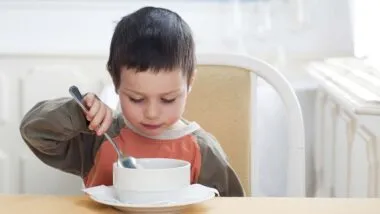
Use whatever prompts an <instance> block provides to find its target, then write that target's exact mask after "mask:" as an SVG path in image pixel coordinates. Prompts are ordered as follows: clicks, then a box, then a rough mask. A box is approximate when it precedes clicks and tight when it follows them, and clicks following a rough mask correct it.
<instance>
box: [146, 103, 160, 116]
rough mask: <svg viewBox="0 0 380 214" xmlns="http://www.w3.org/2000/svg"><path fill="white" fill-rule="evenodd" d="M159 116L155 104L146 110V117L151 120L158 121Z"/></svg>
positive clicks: (151, 104)
mask: <svg viewBox="0 0 380 214" xmlns="http://www.w3.org/2000/svg"><path fill="white" fill-rule="evenodd" d="M158 116H159V109H158V107H157V105H155V104H154V103H150V104H149V105H148V106H147V108H146V110H145V117H146V118H147V119H149V120H153V119H157V118H158Z"/></svg>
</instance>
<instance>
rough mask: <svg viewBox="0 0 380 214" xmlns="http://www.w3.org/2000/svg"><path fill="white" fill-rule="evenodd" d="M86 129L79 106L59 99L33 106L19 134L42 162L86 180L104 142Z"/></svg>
mask: <svg viewBox="0 0 380 214" xmlns="http://www.w3.org/2000/svg"><path fill="white" fill-rule="evenodd" d="M87 126H88V123H87V120H86V118H85V116H84V114H83V113H82V110H81V109H80V107H79V106H78V104H77V103H76V102H75V101H74V100H73V99H70V98H59V99H54V100H48V101H43V102H39V103H37V104H36V105H35V106H33V107H32V108H31V109H30V110H29V111H28V112H27V113H26V115H25V116H24V118H23V120H22V121H21V125H20V133H21V136H22V138H23V140H24V141H25V143H26V144H27V145H28V147H29V148H30V149H31V151H32V152H33V153H34V154H35V155H36V156H37V157H38V158H39V159H40V160H41V161H42V162H44V163H45V164H47V165H49V166H52V167H54V168H57V169H60V170H63V171H65V172H68V173H72V174H75V175H78V176H81V177H82V178H84V177H85V176H86V175H87V173H88V172H89V170H90V169H91V167H92V165H93V159H94V158H93V157H94V156H95V153H96V150H97V149H98V148H99V146H100V144H101V142H102V141H103V137H98V136H96V134H95V133H94V132H92V131H90V130H89V129H88V127H87Z"/></svg>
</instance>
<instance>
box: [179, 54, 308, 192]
mask: <svg viewBox="0 0 380 214" xmlns="http://www.w3.org/2000/svg"><path fill="white" fill-rule="evenodd" d="M257 76H259V77H261V78H263V79H264V80H266V81H267V82H268V83H269V84H270V85H272V86H273V88H274V89H275V90H276V91H277V92H278V93H279V95H280V97H281V98H282V100H283V102H284V104H285V106H286V109H287V112H288V114H289V115H288V116H289V120H290V124H289V132H290V133H289V137H290V139H289V142H290V145H288V148H289V150H288V151H284V152H288V157H289V158H288V169H287V170H286V171H287V196H298V197H304V196H305V194H306V193H305V192H306V190H305V183H306V179H305V177H306V176H305V136H304V135H305V132H304V124H303V118H302V112H301V107H300V104H299V102H298V99H297V97H296V94H295V92H294V90H293V89H292V87H291V85H290V83H289V82H288V81H287V79H286V78H285V77H284V76H283V75H282V74H281V73H280V72H279V71H278V70H276V69H275V68H274V67H273V66H271V65H269V64H268V63H266V62H264V61H261V60H259V59H256V58H252V57H248V56H243V55H231V54H198V55H197V76H196V79H195V82H194V86H193V88H192V91H191V94H190V95H189V100H188V104H187V107H186V112H185V115H184V117H185V118H187V119H189V120H194V121H197V122H198V123H199V124H200V125H201V126H202V127H203V128H205V129H206V130H207V131H209V132H211V133H212V134H213V135H214V136H215V137H216V138H217V139H218V141H219V142H220V144H221V146H222V147H223V149H224V150H225V152H226V153H227V155H228V157H229V160H230V163H231V165H232V166H233V168H234V169H235V171H236V172H237V174H238V175H239V177H240V179H241V181H242V183H243V186H244V188H245V190H246V193H247V195H251V192H253V189H254V188H255V186H253V185H252V179H253V178H254V177H255V176H253V172H254V157H253V150H254V149H255V148H254V147H253V146H252V145H254V136H255V132H254V127H255V126H254V123H253V122H254V119H255V115H254V114H255V112H256V110H255V105H254V104H255V92H256V87H257V84H256V83H257V81H256V79H257ZM268 128H270V127H268ZM273 134H275V133H273ZM268 155H271V154H268Z"/></svg>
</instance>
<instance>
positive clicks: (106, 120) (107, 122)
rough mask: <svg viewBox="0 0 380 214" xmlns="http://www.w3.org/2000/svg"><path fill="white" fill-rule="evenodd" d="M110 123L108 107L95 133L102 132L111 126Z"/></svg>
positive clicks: (110, 117)
mask: <svg viewBox="0 0 380 214" xmlns="http://www.w3.org/2000/svg"><path fill="white" fill-rule="evenodd" d="M111 124H112V111H111V110H110V109H109V108H106V113H105V117H104V119H103V122H102V124H101V126H100V127H99V129H98V130H97V132H96V134H97V135H102V134H104V133H105V132H106V131H107V130H108V129H109V128H110V126H111Z"/></svg>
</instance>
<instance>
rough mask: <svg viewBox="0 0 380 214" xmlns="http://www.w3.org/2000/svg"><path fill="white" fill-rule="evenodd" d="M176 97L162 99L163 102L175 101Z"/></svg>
mask: <svg viewBox="0 0 380 214" xmlns="http://www.w3.org/2000/svg"><path fill="white" fill-rule="evenodd" d="M175 99H176V98H173V99H164V98H161V101H162V102H163V103H173V102H174V101H175Z"/></svg>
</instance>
